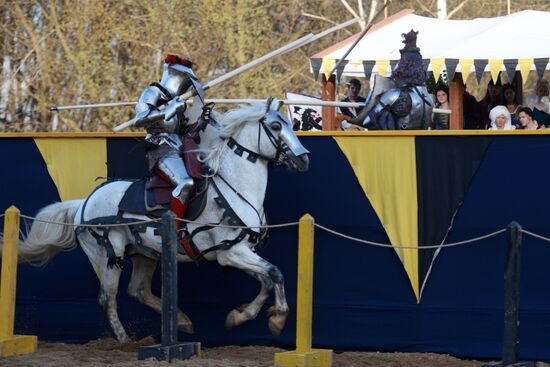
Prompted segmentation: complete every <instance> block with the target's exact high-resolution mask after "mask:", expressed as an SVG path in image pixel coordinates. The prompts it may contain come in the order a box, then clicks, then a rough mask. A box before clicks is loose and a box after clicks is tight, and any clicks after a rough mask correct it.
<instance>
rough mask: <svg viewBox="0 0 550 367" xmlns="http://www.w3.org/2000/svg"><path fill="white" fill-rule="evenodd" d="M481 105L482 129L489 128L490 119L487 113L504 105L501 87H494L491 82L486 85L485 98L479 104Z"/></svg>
mask: <svg viewBox="0 0 550 367" xmlns="http://www.w3.org/2000/svg"><path fill="white" fill-rule="evenodd" d="M480 103H481V104H482V105H483V109H484V111H483V116H482V117H483V126H482V127H483V129H486V128H487V127H488V126H489V127H490V126H491V119H490V117H489V111H491V110H492V109H493V108H494V107H496V106H501V105H504V98H502V87H501V86H500V85H498V84H497V85H495V84H494V83H493V82H492V81H491V82H490V83H489V85H487V94H486V96H485V98H483V100H482V101H481V102H480Z"/></svg>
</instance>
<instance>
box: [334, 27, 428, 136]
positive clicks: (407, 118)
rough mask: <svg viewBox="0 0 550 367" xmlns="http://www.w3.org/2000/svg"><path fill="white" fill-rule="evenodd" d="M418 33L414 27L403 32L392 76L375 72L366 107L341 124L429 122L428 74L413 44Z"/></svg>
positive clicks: (384, 126) (415, 125)
mask: <svg viewBox="0 0 550 367" xmlns="http://www.w3.org/2000/svg"><path fill="white" fill-rule="evenodd" d="M417 34H418V32H415V31H414V30H411V31H410V32H409V33H403V35H402V36H403V43H405V47H404V48H403V49H401V50H399V51H400V52H401V59H400V60H399V64H398V65H397V66H396V68H395V69H394V70H393V72H392V75H391V77H389V78H388V77H384V76H381V75H375V78H374V84H373V87H372V91H371V92H370V94H369V96H368V98H367V101H366V102H365V103H366V104H365V108H363V111H361V113H360V114H359V115H358V116H357V117H356V118H354V119H352V120H350V121H349V123H344V124H346V126H344V124H343V127H344V128H350V127H351V128H353V125H358V126H359V127H363V128H366V129H368V130H419V129H427V128H428V127H429V126H430V124H431V119H432V109H433V107H434V103H433V100H432V98H431V97H430V95H429V93H428V90H427V88H426V86H425V83H426V77H427V75H426V72H425V71H424V68H423V65H422V56H421V55H420V49H419V48H418V47H416V36H417ZM350 124H352V125H350ZM355 129H357V128H355Z"/></svg>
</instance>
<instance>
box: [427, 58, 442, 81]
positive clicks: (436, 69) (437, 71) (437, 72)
mask: <svg viewBox="0 0 550 367" xmlns="http://www.w3.org/2000/svg"><path fill="white" fill-rule="evenodd" d="M444 63H445V59H439V58H436V59H431V60H430V64H431V65H432V72H433V73H434V79H435V82H436V83H437V81H438V80H439V77H440V76H441V70H443V64H444Z"/></svg>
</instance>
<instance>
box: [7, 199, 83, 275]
mask: <svg viewBox="0 0 550 367" xmlns="http://www.w3.org/2000/svg"><path fill="white" fill-rule="evenodd" d="M82 202H83V200H68V201H63V202H60V203H55V204H51V205H48V206H47V207H45V208H43V209H42V210H40V211H39V212H38V214H37V215H36V218H35V220H34V222H33V223H32V225H31V228H30V231H29V232H28V234H27V235H26V236H24V237H23V240H22V241H20V243H19V258H18V260H19V262H30V263H33V264H35V265H44V264H45V263H47V262H48V261H49V260H50V259H51V258H52V257H54V256H55V255H56V254H57V253H58V252H59V251H61V250H65V251H68V250H72V249H73V248H75V247H76V235H75V231H74V229H75V228H74V226H72V225H62V224H54V223H53V222H56V223H67V224H73V223H74V218H75V215H76V212H77V210H78V208H80V205H81V204H82ZM3 242H4V241H3V238H0V250H1V248H2V243H3Z"/></svg>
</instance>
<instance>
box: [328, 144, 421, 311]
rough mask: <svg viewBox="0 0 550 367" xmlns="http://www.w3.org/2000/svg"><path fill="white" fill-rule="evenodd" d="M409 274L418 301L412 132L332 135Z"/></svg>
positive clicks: (414, 162)
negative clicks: (380, 134) (383, 135)
mask: <svg viewBox="0 0 550 367" xmlns="http://www.w3.org/2000/svg"><path fill="white" fill-rule="evenodd" d="M334 139H335V140H336V142H337V143H338V146H339V147H340V149H341V150H342V152H343V153H344V154H345V156H346V158H347V159H348V162H349V163H350V165H351V167H352V168H353V171H354V173H355V176H356V177H357V180H358V181H359V184H360V185H361V187H362V188H363V191H364V193H365V195H366V196H367V198H368V200H369V201H370V203H371V205H372V207H373V208H374V211H375V212H376V214H377V216H378V218H379V219H380V222H381V223H382V225H383V226H384V229H385V230H386V234H387V235H388V238H389V239H390V242H391V243H392V245H394V246H412V247H415V248H413V249H402V248H396V249H395V251H396V252H397V255H398V256H399V258H400V259H401V262H402V263H403V267H404V268H405V271H406V272H407V274H408V276H409V280H410V282H411V285H412V288H413V291H414V294H415V295H416V299H417V301H418V300H419V299H420V292H419V289H420V287H419V284H418V283H419V278H418V199H417V190H416V152H415V138H414V136H406V137H397V136H385V137H360V136H357V137H350V136H339V137H334Z"/></svg>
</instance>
